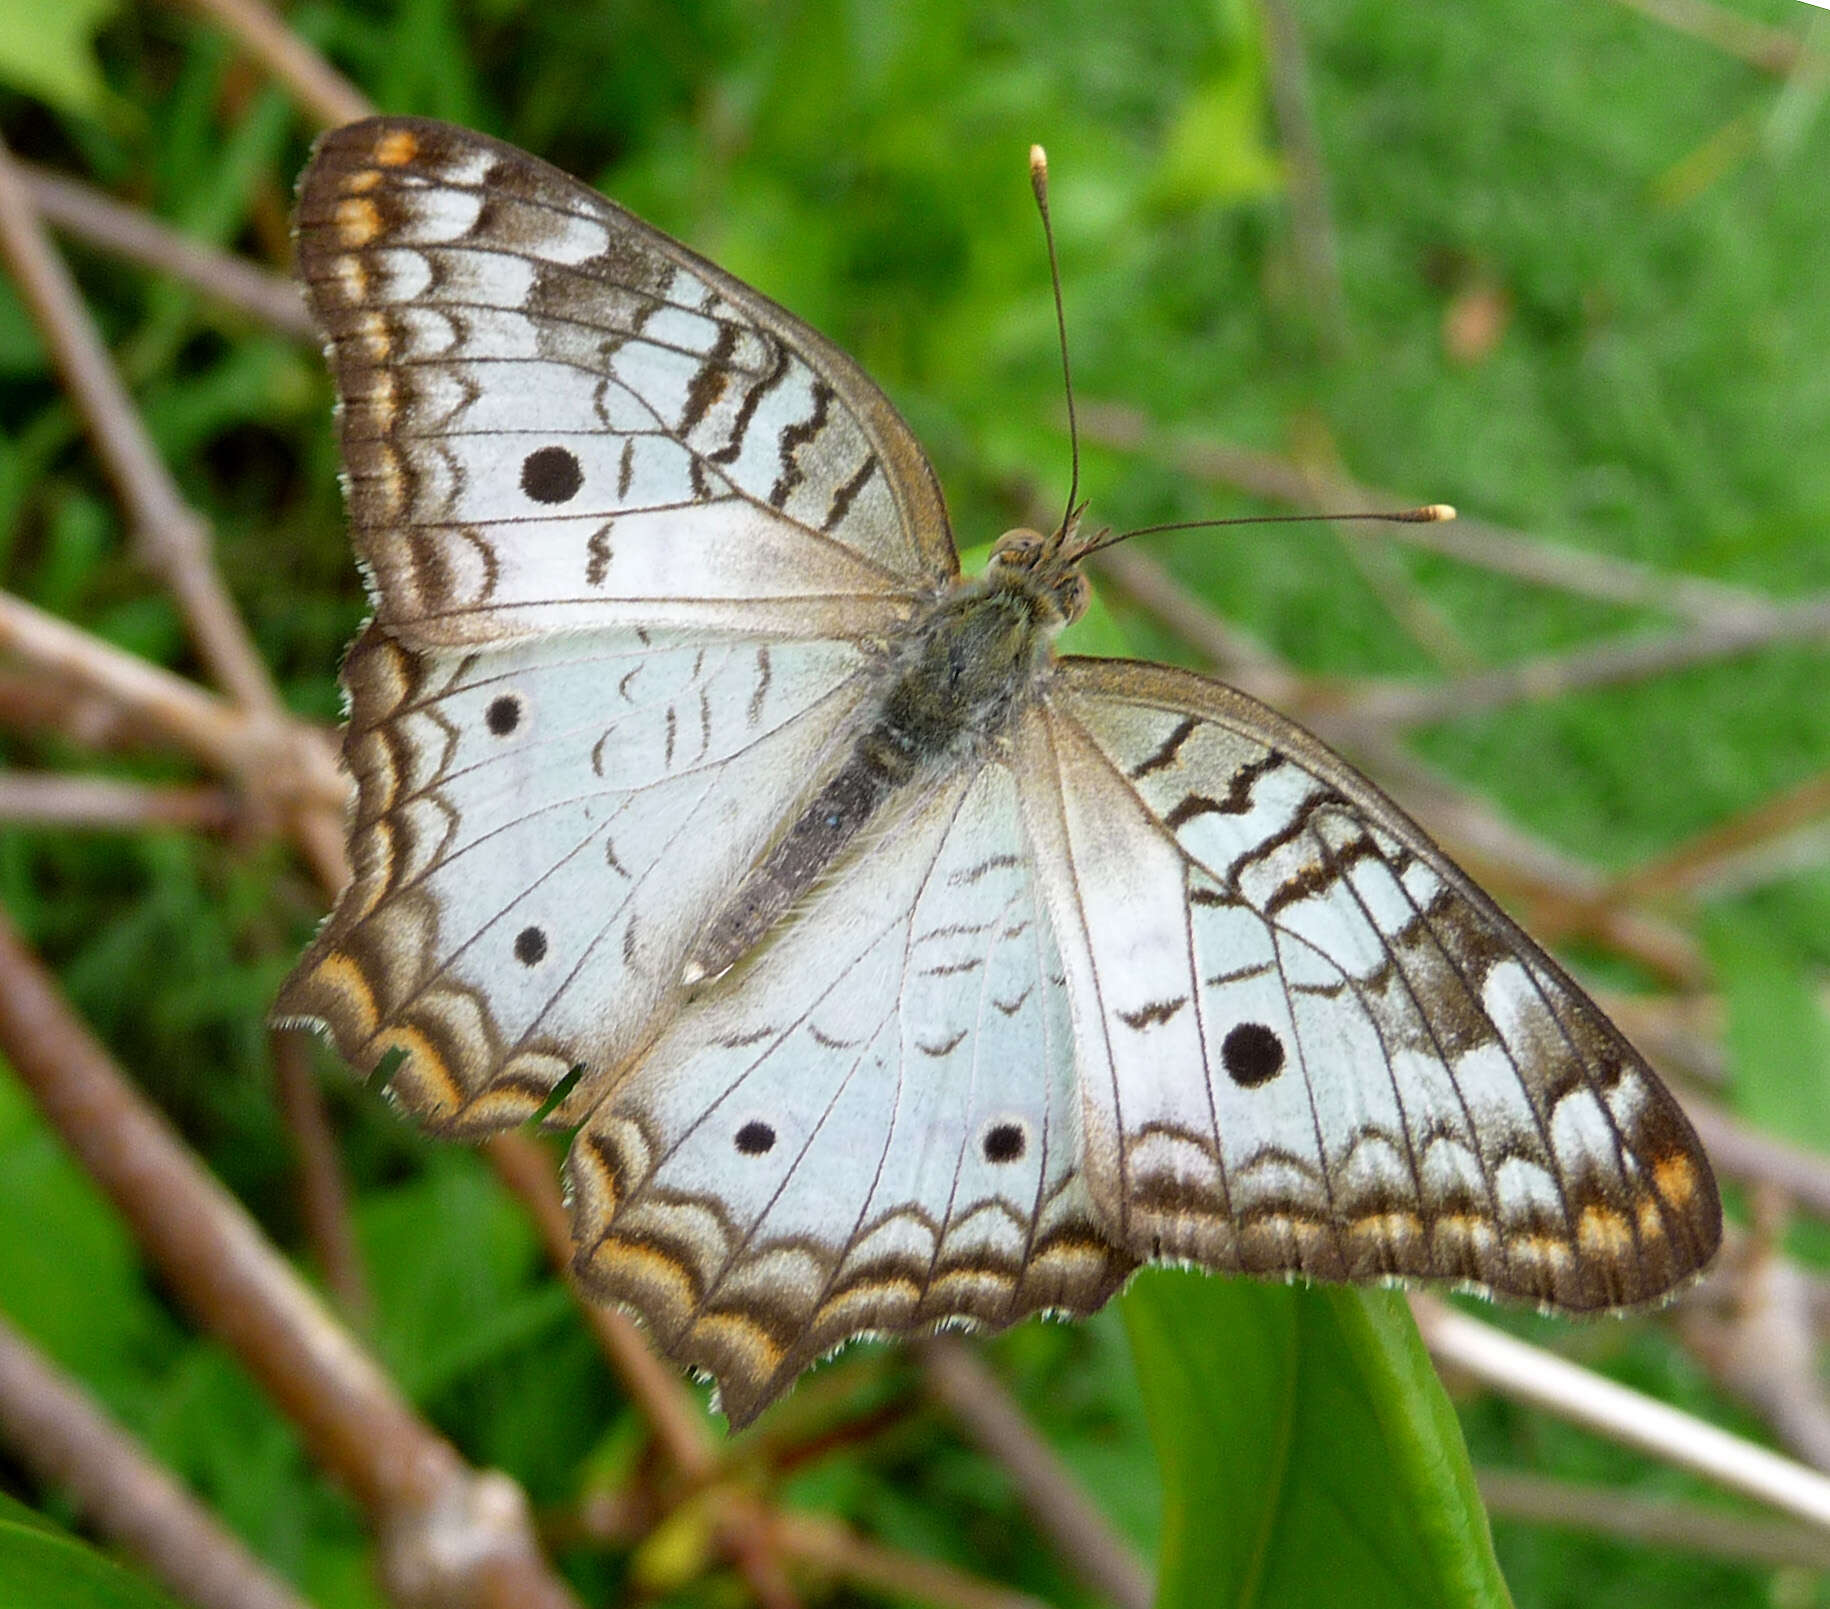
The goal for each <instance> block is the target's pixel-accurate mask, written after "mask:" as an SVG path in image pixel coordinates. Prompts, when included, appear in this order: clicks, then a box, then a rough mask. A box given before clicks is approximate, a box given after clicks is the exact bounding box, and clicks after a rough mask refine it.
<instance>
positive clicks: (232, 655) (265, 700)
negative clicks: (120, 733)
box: [0, 145, 279, 709]
mask: <svg viewBox="0 0 1830 1609" xmlns="http://www.w3.org/2000/svg"><path fill="white" fill-rule="evenodd" d="M0 254H3V255H4V256H5V259H6V262H7V266H8V267H9V268H10V269H11V270H12V274H13V279H14V282H15V284H17V285H18V287H19V291H20V295H21V297H22V298H23V300H24V301H25V304H26V306H27V308H28V309H29V311H30V312H31V314H32V318H33V321H34V323H36V325H37V326H38V329H39V330H40V332H41V333H42V334H43V336H44V340H45V344H46V346H47V347H48V348H49V349H50V353H51V358H52V361H53V362H54V363H55V364H56V366H57V370H58V373H59V374H60V375H61V376H62V379H63V383H64V389H65V391H66V392H67V393H68V394H69V396H70V399H71V401H72V402H73V403H74V404H75V406H76V409H77V411H78V412H79V413H80V414H81V415H82V418H83V421H84V423H85V424H86V426H87V427H88V432H89V439H90V443H91V445H92V446H93V447H94V449H95V452H96V456H97V457H98V458H99V459H100V460H101V462H102V465H103V467H104V468H105V469H106V471H107V473H108V478H109V479H110V480H111V481H112V482H113V484H114V488H115V493H116V495H117V496H118V497H119V498H120V500H121V502H122V504H123V506H124V507H125V508H126V509H127V511H128V514H129V518H130V521H131V524H132V527H133V535H134V545H135V547H136V549H137V550H138V552H139V555H140V558H141V560H142V562H143V563H145V565H146V566H147V568H148V569H150V570H151V571H152V572H153V573H154V574H155V575H157V576H159V577H160V579H161V580H162V581H163V582H164V583H165V585H166V586H167V587H168V588H169V589H170V590H171V592H172V594H173V596H174V597H175V598H177V600H178V604H179V607H180V609H181V610H182V611H183V614H184V619H185V622H186V624H187V625H188V627H189V628H190V632H191V637H192V640H193V642H195V644H196V646H197V650H198V653H199V654H200V655H201V656H202V659H203V662H204V663H205V664H206V665H207V666H208V667H209V668H210V671H211V673H212V675H214V676H215V677H216V679H217V680H218V681H219V682H220V683H221V684H222V686H223V687H225V688H226V689H227V690H228V691H229V693H230V694H231V695H232V696H233V697H234V698H235V699H236V701H237V702H239V703H242V704H246V705H249V706H251V707H253V708H258V709H275V708H277V707H278V703H279V701H278V698H277V695H276V694H275V693H274V691H273V683H272V680H271V678H269V676H268V675H267V667H266V666H265V665H264V664H262V663H261V659H260V656H259V655H258V654H257V653H256V652H255V651H254V645H253V643H252V642H251V641H250V640H249V638H248V634H247V631H246V630H245V628H244V627H243V625H242V622H241V617H240V616H239V615H238V614H237V613H236V612H235V606H234V605H233V603H231V602H230V600H229V598H228V595H227V594H226V593H225V592H224V591H223V589H222V587H221V584H220V582H219V580H218V579H217V576H216V572H215V569H214V566H213V565H212V564H211V563H210V561H209V558H208V553H207V550H208V547H209V533H208V531H207V529H206V527H205V526H204V523H203V521H202V520H201V519H199V518H198V517H197V515H196V514H194V513H193V512H192V511H191V510H190V509H189V508H188V507H186V505H185V503H184V500H183V498H182V497H181V496H180V495H179V492H178V489H177V486H176V485H175V484H174V483H173V481H172V478H171V476H170V475H169V474H168V473H167V472H166V469H165V466H164V464H162V463H161V462H160V460H159V456H158V454H157V453H156V452H155V451H154V449H153V445H152V441H151V439H150V438H149V437H148V435H147V433H146V428H145V426H144V424H143V423H142V422H141V420H140V416H139V414H138V413H137V412H136V411H135V409H134V406H133V403H132V401H131V400H130V399H129V397H128V395H127V392H126V389H125V387H123V386H122V384H121V381H120V377H119V375H117V374H116V372H115V369H114V365H113V364H112V363H111V362H110V361H109V358H108V353H107V350H106V348H105V347H104V346H103V345H102V341H101V338H100V336H99V335H98V334H97V332H96V329H95V326H94V324H93V322H92V321H91V320H90V318H89V313H88V310H87V309H86V308H85V307H84V305H83V301H82V297H81V295H80V293H79V292H78V291H77V288H76V285H75V283H74V281H72V280H71V278H70V274H69V270H68V269H67V268H65V266H64V264H63V261H62V259H61V258H59V257H58V255H57V253H56V251H55V250H54V249H53V248H52V246H51V243H50V241H49V240H48V239H47V238H46V236H45V233H44V228H43V225H42V223H41V222H40V220H39V217H38V209H37V206H36V205H35V204H34V202H33V200H32V195H31V190H30V188H29V186H28V185H27V184H26V182H25V179H24V176H23V175H22V173H21V172H20V170H19V167H18V165H17V164H16V163H15V162H14V160H13V157H12V154H11V152H10V151H8V150H7V149H6V148H5V146H4V145H0Z"/></svg>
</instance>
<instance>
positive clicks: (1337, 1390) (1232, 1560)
mask: <svg viewBox="0 0 1830 1609" xmlns="http://www.w3.org/2000/svg"><path fill="white" fill-rule="evenodd" d="M1125 1318H1126V1321H1127V1323H1128V1324H1129V1326H1130V1330H1131V1346H1132V1351H1133V1353H1134V1355H1135V1356H1136V1359H1137V1366H1138V1375H1139V1378H1140V1382H1141V1384H1142V1386H1143V1393H1144V1402H1145V1407H1146V1410H1147V1412H1148V1414H1149V1417H1150V1423H1151V1430H1152V1433H1153V1435H1154V1436H1155V1438H1156V1444H1157V1457H1158V1461H1159V1463H1160V1465H1161V1468H1162V1474H1163V1546H1162V1553H1161V1565H1160V1571H1161V1574H1160V1579H1159V1582H1158V1589H1157V1590H1158V1596H1157V1604H1158V1609H1177V1606H1179V1605H1183V1604H1189V1605H1196V1604H1198V1605H1202V1606H1204V1609H1207V1606H1215V1605H1238V1606H1245V1605H1258V1604H1275V1605H1278V1606H1279V1609H1301V1606H1303V1605H1307V1604H1327V1605H1329V1606H1330V1609H1340V1606H1343V1605H1370V1606H1381V1605H1388V1604H1389V1605H1392V1606H1393V1609H1422V1606H1427V1605H1444V1606H1447V1605H1457V1606H1462V1605H1482V1606H1504V1605H1508V1604H1510V1602H1511V1599H1510V1598H1509V1597H1508V1595H1507V1592H1506V1585H1505V1582H1504V1581H1502V1580H1501V1578H1500V1573H1499V1566H1498V1565H1497V1564H1496V1563H1495V1562H1494V1557H1493V1544H1492V1540H1491V1538H1490V1537H1489V1535H1488V1531H1487V1519H1486V1514H1485V1512H1484V1511H1483V1510H1482V1508H1481V1505H1480V1498H1479V1496H1478V1495H1477V1493H1476V1492H1475V1489H1474V1476H1473V1473H1472V1471H1471V1470H1470V1469H1469V1467H1468V1457H1467V1452H1466V1450H1465V1448H1464V1447H1463V1445H1462V1439H1461V1429H1460V1427H1459V1425H1458V1424H1457V1423H1456V1419H1455V1414H1454V1410H1453V1409H1452V1408H1451V1407H1450V1406H1449V1401H1448V1398H1447V1397H1446V1396H1445V1395H1444V1394H1443V1390H1442V1386H1441V1384H1440V1383H1439V1382H1438V1381H1437V1379H1436V1376H1435V1373H1434V1371H1433V1370H1432V1369H1431V1367H1430V1362H1429V1358H1428V1356H1427V1355H1426V1354H1425V1352H1424V1350H1423V1343H1422V1341H1421V1340H1420V1339H1419V1338H1418V1335H1417V1330H1416V1326H1415V1325H1414V1324H1413V1323H1412V1321H1411V1317H1410V1312H1409V1310H1408V1309H1407V1308H1406V1306H1405V1304H1404V1299H1403V1297H1402V1296H1400V1295H1398V1294H1397V1293H1396V1292H1393V1291H1365V1290H1354V1289H1345V1288H1340V1287H1324V1286H1295V1285H1262V1284H1257V1283H1255V1282H1252V1281H1249V1280H1235V1279H1214V1278H1207V1277H1202V1276H1196V1275H1191V1274H1183V1273H1174V1272H1169V1271H1165V1270H1150V1271H1146V1272H1145V1273H1143V1274H1141V1275H1139V1276H1138V1278H1137V1279H1136V1280H1135V1281H1134V1282H1133V1283H1132V1286H1131V1289H1130V1291H1129V1293H1128V1294H1127V1295H1126V1297H1125Z"/></svg>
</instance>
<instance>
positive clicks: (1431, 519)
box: [1417, 503, 1455, 525]
mask: <svg viewBox="0 0 1830 1609" xmlns="http://www.w3.org/2000/svg"><path fill="white" fill-rule="evenodd" d="M1417 512H1418V513H1419V514H1421V515H1422V516H1423V520H1424V523H1425V524H1428V525H1437V524H1441V523H1442V522H1443V521H1446V520H1452V519H1454V518H1455V505H1454V504H1453V503H1426V504H1424V506H1423V507H1422V508H1420V509H1418V510H1417Z"/></svg>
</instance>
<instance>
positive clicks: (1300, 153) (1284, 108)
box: [1264, 0, 1348, 357]
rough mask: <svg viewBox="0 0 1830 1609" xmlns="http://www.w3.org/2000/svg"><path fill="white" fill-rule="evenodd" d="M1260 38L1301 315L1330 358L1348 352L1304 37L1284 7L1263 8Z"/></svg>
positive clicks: (1270, 2)
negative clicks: (1286, 200)
mask: <svg viewBox="0 0 1830 1609" xmlns="http://www.w3.org/2000/svg"><path fill="white" fill-rule="evenodd" d="M1264 31H1265V58H1266V66H1267V69H1268V72H1269V78H1270V91H1271V113H1272V116H1273V117H1274V118H1275V119H1276V120H1277V132H1278V137H1279V146H1280V148H1281V150H1282V152H1283V159H1284V174H1285V179H1286V184H1287V190H1288V195H1289V202H1290V233H1291V238H1292V240H1293V242H1294V244H1295V247H1296V274H1297V281H1298V283H1299V284H1300V285H1301V286H1302V288H1303V290H1304V292H1305V295H1306V298H1307V302H1308V306H1307V307H1306V308H1305V309H1304V311H1305V312H1306V313H1307V314H1308V315H1309V316H1310V317H1311V318H1312V319H1313V320H1314V321H1315V331H1316V335H1317V337H1318V340H1319V345H1320V347H1321V350H1322V352H1323V353H1324V355H1326V356H1330V357H1336V356H1339V355H1340V354H1341V353H1342V352H1344V351H1345V350H1346V349H1347V345H1348V329H1347V299H1346V297H1345V296H1343V295H1342V294H1341V264H1340V253H1339V251H1338V250H1337V249H1336V245H1335V233H1334V213H1333V209H1332V208H1331V207H1330V206H1329V204H1328V180H1327V175H1326V171H1325V169H1324V167H1323V163H1322V153H1321V141H1320V140H1319V139H1318V138H1317V137H1316V132H1315V113H1314V110H1313V109H1312V107H1311V106H1310V103H1309V67H1308V63H1307V61H1306V60H1305V57H1304V53H1303V37H1302V30H1301V28H1300V26H1299V25H1298V23H1297V19H1296V15H1295V13H1294V12H1293V11H1292V10H1291V8H1290V6H1289V5H1288V4H1286V0H1266V3H1265V6H1264Z"/></svg>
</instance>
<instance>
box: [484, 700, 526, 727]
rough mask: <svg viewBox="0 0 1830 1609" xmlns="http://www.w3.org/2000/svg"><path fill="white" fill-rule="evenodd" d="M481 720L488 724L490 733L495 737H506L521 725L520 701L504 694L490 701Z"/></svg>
mask: <svg viewBox="0 0 1830 1609" xmlns="http://www.w3.org/2000/svg"><path fill="white" fill-rule="evenodd" d="M483 719H484V720H485V721H487V722H488V723H489V729H490V731H492V732H494V733H495V734H496V736H497V737H507V736H508V734H509V733H510V732H512V731H514V729H515V728H516V727H517V726H519V725H520V724H521V700H520V699H518V698H510V697H508V696H507V695H506V694H505V695H504V696H503V697H501V698H494V699H491V700H490V701H489V708H488V709H487V710H485V711H484V712H483Z"/></svg>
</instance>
